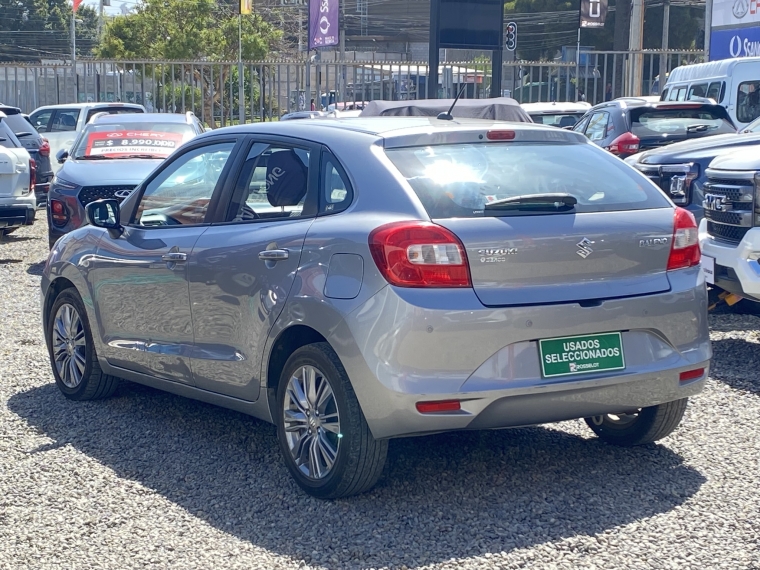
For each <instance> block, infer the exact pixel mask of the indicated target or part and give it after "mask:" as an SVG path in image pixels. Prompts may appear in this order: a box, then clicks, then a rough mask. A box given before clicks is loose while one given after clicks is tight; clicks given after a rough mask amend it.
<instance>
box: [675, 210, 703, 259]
mask: <svg viewBox="0 0 760 570" xmlns="http://www.w3.org/2000/svg"><path fill="white" fill-rule="evenodd" d="M673 226H674V227H673V245H672V246H671V248H670V257H669V258H668V271H673V270H674V269H685V268H686V267H694V266H695V265H699V261H700V259H701V258H702V252H701V251H700V250H699V235H698V230H697V221H696V220H695V219H694V214H692V213H691V212H689V211H688V210H684V209H683V208H676V213H675V219H674V221H673Z"/></svg>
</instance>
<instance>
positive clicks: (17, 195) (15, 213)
mask: <svg viewBox="0 0 760 570" xmlns="http://www.w3.org/2000/svg"><path fill="white" fill-rule="evenodd" d="M4 119H5V114H4V113H2V112H0V236H3V235H6V234H9V233H11V232H12V231H14V230H15V229H17V228H19V227H21V226H24V225H31V224H32V223H33V222H34V214H35V211H36V210H37V198H36V196H35V194H34V182H35V180H34V177H35V165H34V161H33V160H32V158H31V157H30V156H29V153H28V152H27V151H26V149H25V148H24V147H23V145H22V144H21V142H20V141H19V140H18V138H16V135H14V134H13V131H12V130H11V128H10V127H9V126H8V125H7V124H5V121H4Z"/></svg>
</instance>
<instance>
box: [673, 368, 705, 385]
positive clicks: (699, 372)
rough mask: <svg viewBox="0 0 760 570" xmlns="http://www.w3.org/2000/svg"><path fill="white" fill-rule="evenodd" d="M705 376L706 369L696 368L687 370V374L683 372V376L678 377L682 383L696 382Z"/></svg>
mask: <svg viewBox="0 0 760 570" xmlns="http://www.w3.org/2000/svg"><path fill="white" fill-rule="evenodd" d="M704 374H705V369H704V368H696V369H695V370H687V371H686V372H681V374H679V375H678V379H679V380H680V381H681V382H688V381H689V380H696V379H697V378H702V376H704Z"/></svg>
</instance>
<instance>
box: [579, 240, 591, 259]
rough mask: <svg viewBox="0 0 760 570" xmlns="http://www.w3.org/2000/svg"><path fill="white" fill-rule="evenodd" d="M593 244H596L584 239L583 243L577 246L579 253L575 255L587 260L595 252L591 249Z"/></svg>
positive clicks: (580, 242)
mask: <svg viewBox="0 0 760 570" xmlns="http://www.w3.org/2000/svg"><path fill="white" fill-rule="evenodd" d="M592 243H594V242H593V241H591V240H590V239H588V238H583V239H582V240H581V241H579V242H578V243H576V244H575V245H577V246H578V251H576V252H575V253H577V254H578V255H580V256H581V257H582V258H583V259H586V258H587V257H588V256H589V255H591V254H592V253H594V250H593V249H591V247H590V246H591V244H592Z"/></svg>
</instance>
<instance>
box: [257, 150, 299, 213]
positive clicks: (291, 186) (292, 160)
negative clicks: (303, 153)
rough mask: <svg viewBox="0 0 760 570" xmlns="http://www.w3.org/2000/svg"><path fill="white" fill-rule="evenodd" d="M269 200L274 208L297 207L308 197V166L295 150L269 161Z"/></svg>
mask: <svg viewBox="0 0 760 570" xmlns="http://www.w3.org/2000/svg"><path fill="white" fill-rule="evenodd" d="M266 185H267V200H269V203H270V204H271V205H272V206H280V207H282V206H296V205H298V204H299V203H300V202H301V200H302V199H303V197H304V196H305V195H306V166H304V163H303V162H301V159H300V158H298V155H297V154H296V153H295V151H293V150H287V151H279V152H275V153H273V154H271V155H270V156H269V159H268V160H267V179H266Z"/></svg>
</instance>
